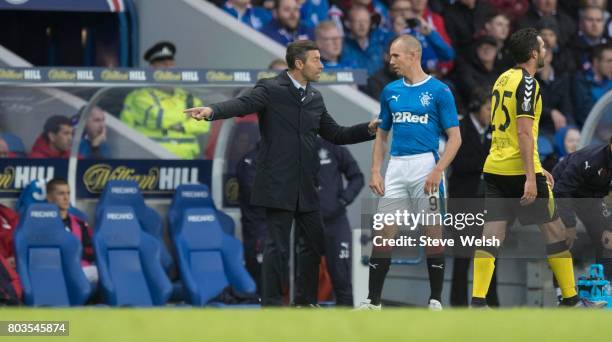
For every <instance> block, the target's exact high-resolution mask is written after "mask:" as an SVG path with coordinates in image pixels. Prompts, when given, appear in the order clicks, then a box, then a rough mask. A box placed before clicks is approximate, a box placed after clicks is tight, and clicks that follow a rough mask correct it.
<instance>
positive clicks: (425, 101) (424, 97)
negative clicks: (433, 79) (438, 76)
mask: <svg viewBox="0 0 612 342" xmlns="http://www.w3.org/2000/svg"><path fill="white" fill-rule="evenodd" d="M419 100H421V104H422V105H423V107H427V106H429V104H430V103H431V101H432V100H433V96H432V95H431V94H430V93H429V92H428V91H426V92H424V93H421V96H420V97H419Z"/></svg>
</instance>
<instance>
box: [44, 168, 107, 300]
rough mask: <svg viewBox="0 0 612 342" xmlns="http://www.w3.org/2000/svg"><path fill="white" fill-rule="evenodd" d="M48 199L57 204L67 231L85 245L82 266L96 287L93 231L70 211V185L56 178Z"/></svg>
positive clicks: (96, 273)
mask: <svg viewBox="0 0 612 342" xmlns="http://www.w3.org/2000/svg"><path fill="white" fill-rule="evenodd" d="M47 201H48V202H49V203H53V204H55V205H57V207H58V208H59V213H60V218H61V219H62V221H63V222H64V227H65V228H66V231H68V232H70V233H72V234H73V235H74V236H75V237H76V238H77V239H78V240H79V241H80V242H81V245H82V246H83V250H82V253H83V254H82V255H81V267H82V268H83V272H84V273H85V276H86V277H87V280H89V283H90V284H91V285H92V286H93V287H94V288H95V287H96V286H97V283H98V269H97V267H96V265H95V254H94V250H93V244H92V239H93V231H92V229H91V228H90V227H89V225H87V223H86V222H85V221H83V220H81V219H79V218H78V217H76V216H75V215H73V214H70V213H69V212H68V209H69V208H70V186H69V185H68V182H66V181H65V180H64V179H61V178H54V179H52V180H50V181H49V182H48V183H47Z"/></svg>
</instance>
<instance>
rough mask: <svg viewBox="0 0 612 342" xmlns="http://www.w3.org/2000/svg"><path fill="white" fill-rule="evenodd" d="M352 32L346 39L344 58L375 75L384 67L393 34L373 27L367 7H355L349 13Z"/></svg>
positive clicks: (349, 24)
mask: <svg viewBox="0 0 612 342" xmlns="http://www.w3.org/2000/svg"><path fill="white" fill-rule="evenodd" d="M347 17H348V28H349V30H350V32H349V33H348V34H347V35H346V37H345V39H344V48H343V52H342V56H343V57H344V58H345V59H346V60H350V61H354V63H355V64H356V67H358V68H362V69H367V70H368V75H373V74H374V73H376V71H378V69H380V68H381V67H382V66H383V65H384V55H385V49H386V48H387V46H389V43H390V42H391V39H392V38H393V34H392V33H391V32H388V31H385V30H382V29H379V28H373V27H372V20H371V18H370V12H368V9H367V8H366V7H362V6H353V7H351V9H350V10H349V12H348V15H347Z"/></svg>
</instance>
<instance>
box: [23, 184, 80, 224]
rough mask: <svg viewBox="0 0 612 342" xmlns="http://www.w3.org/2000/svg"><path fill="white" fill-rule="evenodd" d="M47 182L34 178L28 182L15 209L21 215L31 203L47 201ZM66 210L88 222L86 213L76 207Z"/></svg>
mask: <svg viewBox="0 0 612 342" xmlns="http://www.w3.org/2000/svg"><path fill="white" fill-rule="evenodd" d="M46 187H47V183H46V181H45V180H43V179H35V180H33V181H31V182H30V184H28V185H27V186H26V187H25V188H24V189H23V190H22V191H21V194H19V199H18V200H17V205H16V206H15V210H17V212H18V213H19V214H20V215H23V213H25V211H26V210H27V209H28V207H29V206H30V204H32V203H48V202H47V190H46ZM68 212H69V213H70V214H72V215H74V216H76V217H78V218H79V219H81V220H83V221H85V222H88V218H87V214H85V213H84V212H82V211H81V210H79V209H78V208H76V207H73V206H70V208H68Z"/></svg>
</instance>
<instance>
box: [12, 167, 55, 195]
mask: <svg viewBox="0 0 612 342" xmlns="http://www.w3.org/2000/svg"><path fill="white" fill-rule="evenodd" d="M54 175H55V168H54V167H53V166H24V165H19V166H7V167H5V168H4V170H2V171H0V191H2V190H18V189H23V188H25V187H26V186H27V185H28V184H30V182H32V181H33V180H35V179H46V180H49V179H52V178H53V176H54Z"/></svg>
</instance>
